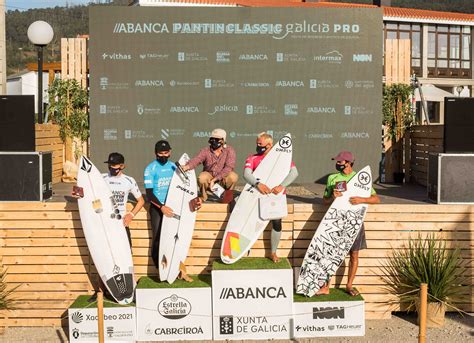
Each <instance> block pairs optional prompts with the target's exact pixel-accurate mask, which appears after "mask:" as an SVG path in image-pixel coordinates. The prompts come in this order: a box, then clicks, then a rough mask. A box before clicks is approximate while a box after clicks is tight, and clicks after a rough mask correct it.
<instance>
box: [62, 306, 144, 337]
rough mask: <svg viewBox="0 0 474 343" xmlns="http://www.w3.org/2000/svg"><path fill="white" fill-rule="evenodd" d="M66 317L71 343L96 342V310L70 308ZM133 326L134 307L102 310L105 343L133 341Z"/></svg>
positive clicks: (134, 322)
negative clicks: (107, 342) (110, 342)
mask: <svg viewBox="0 0 474 343" xmlns="http://www.w3.org/2000/svg"><path fill="white" fill-rule="evenodd" d="M68 316H69V340H70V341H71V342H97V341H98V337H99V333H98V326H97V325H98V324H97V308H88V309H82V308H81V309H79V308H70V309H69V310H68ZM135 326H136V321H135V307H106V308H104V336H105V337H104V339H105V340H106V341H120V342H133V341H135V340H136V337H135Z"/></svg>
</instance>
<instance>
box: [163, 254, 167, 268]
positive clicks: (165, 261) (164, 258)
mask: <svg viewBox="0 0 474 343" xmlns="http://www.w3.org/2000/svg"><path fill="white" fill-rule="evenodd" d="M167 265H168V260H167V259H166V256H165V255H163V258H162V259H161V266H162V267H163V268H166V266H167Z"/></svg>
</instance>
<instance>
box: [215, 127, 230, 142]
mask: <svg viewBox="0 0 474 343" xmlns="http://www.w3.org/2000/svg"><path fill="white" fill-rule="evenodd" d="M211 137H213V138H221V139H223V140H224V142H225V141H226V137H227V133H226V132H225V130H224V129H214V130H212V132H211Z"/></svg>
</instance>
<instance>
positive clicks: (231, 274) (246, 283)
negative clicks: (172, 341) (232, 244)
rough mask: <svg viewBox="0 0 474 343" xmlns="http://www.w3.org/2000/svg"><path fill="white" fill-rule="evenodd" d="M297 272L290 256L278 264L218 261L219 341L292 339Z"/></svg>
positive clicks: (215, 288) (216, 315)
mask: <svg viewBox="0 0 474 343" xmlns="http://www.w3.org/2000/svg"><path fill="white" fill-rule="evenodd" d="M292 305H293V271H292V269H291V265H290V263H289V261H288V259H282V260H281V261H280V263H274V262H272V261H270V260H269V259H264V258H250V257H247V258H243V259H241V260H239V261H237V262H236V263H234V264H231V265H226V264H224V263H222V262H214V264H213V267H212V312H213V328H214V339H215V340H227V339H228V340H235V339H289V338H290V337H291V332H290V331H291V321H292V313H293V311H292Z"/></svg>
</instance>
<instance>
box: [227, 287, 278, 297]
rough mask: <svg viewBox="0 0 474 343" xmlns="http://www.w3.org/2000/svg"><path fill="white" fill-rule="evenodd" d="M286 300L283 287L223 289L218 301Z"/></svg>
mask: <svg viewBox="0 0 474 343" xmlns="http://www.w3.org/2000/svg"><path fill="white" fill-rule="evenodd" d="M265 298H271V299H274V298H286V294H285V291H284V290H283V287H279V288H278V289H277V288H276V287H261V288H259V287H256V288H255V289H253V288H243V287H236V288H227V287H225V288H223V289H222V291H221V295H220V296H219V299H265Z"/></svg>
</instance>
